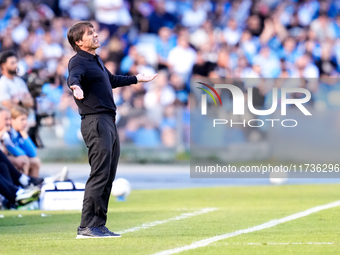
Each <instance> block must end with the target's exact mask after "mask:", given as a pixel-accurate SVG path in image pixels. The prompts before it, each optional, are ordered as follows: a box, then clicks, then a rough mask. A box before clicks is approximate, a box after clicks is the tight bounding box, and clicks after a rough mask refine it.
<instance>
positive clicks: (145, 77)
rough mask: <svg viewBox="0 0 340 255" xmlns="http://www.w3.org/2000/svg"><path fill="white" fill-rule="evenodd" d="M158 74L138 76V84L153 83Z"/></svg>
mask: <svg viewBox="0 0 340 255" xmlns="http://www.w3.org/2000/svg"><path fill="white" fill-rule="evenodd" d="M157 75H158V74H155V75H145V74H142V73H140V74H137V75H136V77H137V81H138V82H148V81H152V80H153V79H155V78H156V77H157Z"/></svg>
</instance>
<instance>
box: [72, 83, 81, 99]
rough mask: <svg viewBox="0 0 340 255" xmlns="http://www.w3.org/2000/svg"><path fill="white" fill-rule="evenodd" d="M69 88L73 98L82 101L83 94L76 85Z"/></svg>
mask: <svg viewBox="0 0 340 255" xmlns="http://www.w3.org/2000/svg"><path fill="white" fill-rule="evenodd" d="M70 88H71V89H72V90H73V96H74V97H75V98H77V99H79V100H80V99H83V98H84V92H83V90H82V89H81V88H80V87H79V86H78V85H73V86H70Z"/></svg>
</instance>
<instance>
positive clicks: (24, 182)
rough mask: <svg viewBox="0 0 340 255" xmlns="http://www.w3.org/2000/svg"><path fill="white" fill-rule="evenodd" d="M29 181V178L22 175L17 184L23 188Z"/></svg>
mask: <svg viewBox="0 0 340 255" xmlns="http://www.w3.org/2000/svg"><path fill="white" fill-rule="evenodd" d="M29 181H30V177H29V176H27V175H25V174H22V175H21V176H20V178H19V182H20V184H21V185H23V186H27V185H28V184H29Z"/></svg>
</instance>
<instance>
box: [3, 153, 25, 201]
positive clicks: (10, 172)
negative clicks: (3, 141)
mask: <svg viewBox="0 0 340 255" xmlns="http://www.w3.org/2000/svg"><path fill="white" fill-rule="evenodd" d="M20 176H21V173H19V172H18V171H17V170H16V169H15V167H14V166H13V165H12V163H11V162H10V161H9V160H8V158H7V156H6V155H5V154H4V153H3V152H2V151H0V194H1V195H3V196H4V197H5V198H7V199H8V201H10V202H12V203H14V202H15V197H16V192H17V191H18V186H19V185H20V183H19V178H20Z"/></svg>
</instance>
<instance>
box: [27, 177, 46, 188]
mask: <svg viewBox="0 0 340 255" xmlns="http://www.w3.org/2000/svg"><path fill="white" fill-rule="evenodd" d="M43 182H44V178H40V177H38V178H35V177H30V180H29V184H33V185H34V186H38V185H40V184H42V183H43Z"/></svg>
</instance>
